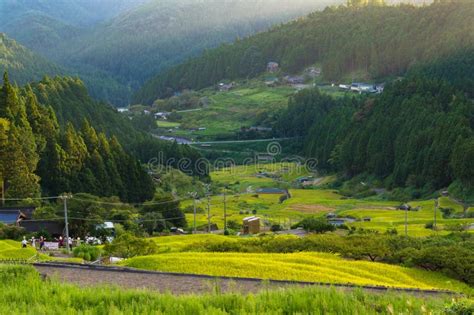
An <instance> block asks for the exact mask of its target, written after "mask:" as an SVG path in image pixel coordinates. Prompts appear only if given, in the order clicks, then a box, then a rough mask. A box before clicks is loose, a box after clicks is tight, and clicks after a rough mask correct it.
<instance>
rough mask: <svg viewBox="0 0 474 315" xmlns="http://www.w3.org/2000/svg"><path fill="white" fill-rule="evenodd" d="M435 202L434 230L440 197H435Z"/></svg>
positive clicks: (434, 228)
mask: <svg viewBox="0 0 474 315" xmlns="http://www.w3.org/2000/svg"><path fill="white" fill-rule="evenodd" d="M434 203H435V204H434V218H433V230H434V231H436V212H437V211H438V198H436V199H435V202H434Z"/></svg>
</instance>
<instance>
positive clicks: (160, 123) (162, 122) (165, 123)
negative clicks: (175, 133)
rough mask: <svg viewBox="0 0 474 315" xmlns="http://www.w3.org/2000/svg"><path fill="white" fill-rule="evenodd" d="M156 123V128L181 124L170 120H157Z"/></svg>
mask: <svg viewBox="0 0 474 315" xmlns="http://www.w3.org/2000/svg"><path fill="white" fill-rule="evenodd" d="M156 125H157V126H158V128H176V127H179V126H180V125H181V124H180V123H177V122H172V121H166V120H157V121H156Z"/></svg>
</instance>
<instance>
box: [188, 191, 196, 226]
mask: <svg viewBox="0 0 474 315" xmlns="http://www.w3.org/2000/svg"><path fill="white" fill-rule="evenodd" d="M188 194H189V195H190V196H191V198H193V214H194V224H193V233H194V234H196V197H197V192H195V191H193V192H190V193H188Z"/></svg>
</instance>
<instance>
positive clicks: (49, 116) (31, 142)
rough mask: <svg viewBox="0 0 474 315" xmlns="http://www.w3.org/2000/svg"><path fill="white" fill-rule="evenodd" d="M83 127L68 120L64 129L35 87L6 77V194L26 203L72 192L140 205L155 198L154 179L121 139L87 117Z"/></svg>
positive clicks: (1, 123)
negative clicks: (16, 83) (100, 129)
mask: <svg viewBox="0 0 474 315" xmlns="http://www.w3.org/2000/svg"><path fill="white" fill-rule="evenodd" d="M59 81H60V80H59V79H57V82H59ZM64 82H67V79H65V81H64ZM49 92H50V93H48V91H47V90H46V89H43V90H42V97H43V98H46V99H47V98H48V96H54V94H53V93H52V92H51V91H49ZM69 92H74V90H73V89H71V90H69ZM70 99H74V93H72V94H71V95H70ZM43 104H48V103H43ZM79 121H80V117H76V122H77V123H79ZM81 124H82V125H81V128H80V129H77V128H75V127H74V126H73V125H72V124H71V123H70V122H65V125H63V128H60V126H59V124H58V120H57V118H56V115H55V112H54V110H53V108H52V107H50V106H48V105H42V104H41V103H40V102H39V101H38V98H37V97H36V95H35V94H34V92H33V90H32V88H31V87H30V86H27V87H25V88H23V89H20V88H18V87H14V86H13V85H11V84H10V82H9V79H8V76H7V74H5V75H4V84H3V86H2V87H1V89H0V152H2V154H1V157H0V179H1V180H2V181H3V182H5V183H8V187H7V189H6V192H5V196H6V197H7V198H20V199H22V198H31V197H39V196H40V193H41V191H42V192H43V193H45V194H46V195H58V194H60V193H63V192H65V191H68V192H91V193H94V194H96V195H100V196H112V195H115V196H120V197H121V198H122V199H123V200H126V201H134V202H137V201H144V200H147V199H151V197H152V196H153V193H154V185H153V182H152V180H151V178H150V177H149V176H148V175H147V173H146V172H145V171H144V170H143V169H142V167H141V165H140V164H139V163H138V161H137V160H136V159H135V158H134V157H132V156H131V155H129V154H128V153H127V152H125V151H124V149H123V148H122V146H121V145H120V143H119V141H118V140H117V138H116V137H115V136H113V134H112V135H110V136H109V137H107V136H106V135H105V133H101V132H97V131H96V130H95V129H94V128H93V127H92V126H91V125H90V123H89V121H88V120H87V119H86V117H83V119H82V122H81ZM79 130H80V131H79ZM131 187H133V189H130V188H131Z"/></svg>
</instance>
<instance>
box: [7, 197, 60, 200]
mask: <svg viewBox="0 0 474 315" xmlns="http://www.w3.org/2000/svg"><path fill="white" fill-rule="evenodd" d="M59 198H61V196H52V197H34V198H32V197H25V198H4V199H2V200H5V201H25V200H28V199H29V200H51V199H59Z"/></svg>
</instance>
